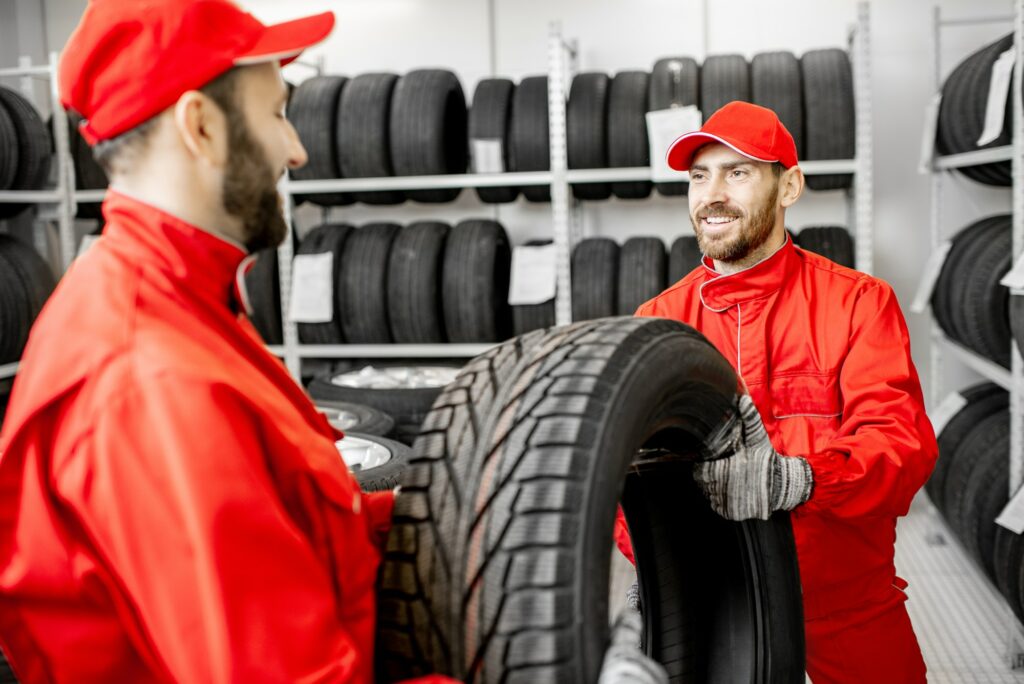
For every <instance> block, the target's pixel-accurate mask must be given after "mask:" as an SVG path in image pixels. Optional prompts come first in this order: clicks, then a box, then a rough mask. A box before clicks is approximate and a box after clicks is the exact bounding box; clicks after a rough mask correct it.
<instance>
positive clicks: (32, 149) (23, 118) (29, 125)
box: [0, 86, 53, 219]
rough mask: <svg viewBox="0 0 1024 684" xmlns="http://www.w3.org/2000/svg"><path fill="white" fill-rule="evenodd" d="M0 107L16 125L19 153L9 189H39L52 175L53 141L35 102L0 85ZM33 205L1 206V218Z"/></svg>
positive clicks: (16, 213) (8, 216) (9, 216)
mask: <svg viewBox="0 0 1024 684" xmlns="http://www.w3.org/2000/svg"><path fill="white" fill-rule="evenodd" d="M0 107H2V108H3V109H5V110H6V111H7V114H8V116H9V117H10V120H11V123H12V124H14V130H15V133H16V135H15V137H16V139H17V142H16V146H17V150H18V156H17V168H16V169H15V172H14V178H13V180H12V181H11V183H10V185H9V187H10V189H11V190H40V189H42V188H43V187H44V186H45V185H46V182H47V180H48V178H49V175H50V162H51V160H52V158H53V139H52V138H51V137H50V131H49V129H48V128H47V126H46V124H45V123H43V120H42V118H40V116H39V114H38V112H36V109H35V107H33V106H32V103H31V102H29V101H28V100H26V99H25V98H24V97H22V96H21V94H20V93H17V92H15V91H13V90H10V89H8V88H4V87H2V86H0ZM31 206H33V205H31V204H0V219H3V218H11V217H14V216H17V215H18V214H20V213H21V212H23V211H25V210H26V209H28V208H29V207H31Z"/></svg>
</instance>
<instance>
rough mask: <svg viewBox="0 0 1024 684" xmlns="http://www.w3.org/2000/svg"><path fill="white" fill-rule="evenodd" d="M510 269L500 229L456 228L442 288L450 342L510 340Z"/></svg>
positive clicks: (480, 223) (482, 225) (492, 225)
mask: <svg viewBox="0 0 1024 684" xmlns="http://www.w3.org/2000/svg"><path fill="white" fill-rule="evenodd" d="M524 191H525V189H524ZM511 269H512V248H511V246H510V245H509V240H508V235H507V234H506V233H505V229H504V228H503V227H502V226H501V224H499V223H498V222H496V221H488V220H482V219H481V220H467V221H462V222H461V223H459V224H458V225H456V226H453V227H452V230H451V232H450V233H449V235H448V243H447V245H446V246H445V254H444V265H443V270H442V285H441V287H442V297H441V301H442V306H443V309H444V327H445V330H446V331H447V333H448V341H449V342H469V343H472V342H500V341H501V340H505V339H508V337H509V336H510V334H511V331H512V317H511V311H510V309H509V305H508V286H509V278H510V276H511Z"/></svg>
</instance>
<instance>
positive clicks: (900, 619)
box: [616, 102, 938, 684]
mask: <svg viewBox="0 0 1024 684" xmlns="http://www.w3.org/2000/svg"><path fill="white" fill-rule="evenodd" d="M668 163H669V166H671V167H672V168H674V169H678V170H680V171H689V172H690V189H689V202H690V221H691V222H692V223H693V228H694V232H695V233H696V235H697V242H698V244H699V246H700V248H701V251H702V252H703V253H704V258H703V262H702V264H701V265H700V266H699V267H698V268H697V269H695V270H694V271H693V272H691V273H690V274H688V275H687V276H686V277H684V278H683V279H682V280H680V281H679V282H678V283H676V284H674V285H673V286H671V287H670V288H669V289H667V290H666V291H664V292H662V293H661V294H660V295H658V296H657V297H655V298H653V299H651V300H650V301H648V302H646V303H644V304H642V305H641V306H640V308H639V309H638V310H637V315H638V316H663V317H666V318H673V319H676V320H679V321H683V322H684V323H688V324H690V325H692V326H694V327H695V328H696V329H697V330H699V331H701V332H702V333H703V334H704V335H705V336H706V337H707V338H708V339H709V340H710V341H711V342H712V343H713V344H714V345H715V346H716V347H717V348H718V349H719V351H721V352H722V354H724V355H725V357H726V358H727V359H729V361H730V362H731V363H732V364H733V367H734V368H735V369H736V372H737V374H738V375H739V377H740V378H741V379H742V381H743V383H744V384H745V386H746V388H747V390H748V393H746V394H744V395H742V396H741V397H739V398H738V400H737V403H738V406H737V410H738V413H739V415H740V416H741V418H742V420H740V421H737V422H736V424H735V426H733V429H732V430H730V431H728V432H725V433H722V434H720V435H718V436H717V438H715V439H713V440H712V442H711V443H709V444H706V445H705V446H706V448H707V451H708V452H709V454H708V455H709V456H710V457H711V458H712V459H716V460H710V461H706V462H703V463H700V464H697V465H696V466H695V467H694V473H693V475H694V479H695V480H696V481H697V483H698V485H699V486H700V487H701V489H702V490H703V491H704V493H705V495H706V496H707V497H708V500H709V501H710V503H711V506H712V508H714V509H715V510H716V511H717V512H718V513H719V514H721V515H722V516H724V517H726V518H729V519H731V520H744V519H751V518H759V519H767V518H768V517H769V516H771V515H772V514H773V512H775V511H779V510H785V511H791V513H790V519H791V520H792V525H793V533H794V536H795V538H796V548H797V554H798V557H799V563H800V575H801V581H802V584H803V599H804V601H803V604H804V621H805V622H804V624H805V635H806V654H807V672H808V674H809V675H810V677H811V679H812V681H814V682H815V684H826V683H829V682H837V683H838V682H844V683H845V682H848V683H849V684H855V683H856V684H863V683H864V682H900V683H908V682H924V681H925V665H924V661H923V659H922V657H921V651H920V648H919V647H918V644H917V639H916V637H915V636H914V632H913V629H912V627H911V624H910V619H909V617H908V615H907V611H906V607H905V605H904V602H905V601H906V598H907V597H906V594H905V593H904V589H905V588H906V586H907V583H906V582H905V581H904V580H903V579H901V578H899V577H897V576H896V570H895V566H894V551H895V549H894V545H895V540H896V518H898V517H899V516H901V515H906V513H907V510H908V509H909V507H910V502H911V499H912V498H913V497H914V494H915V493H916V492H917V491H918V490H919V489H920V488H921V486H922V485H923V484H924V482H925V480H926V479H928V475H929V474H930V473H931V471H932V467H933V466H934V464H935V459H936V456H937V454H938V446H937V444H936V442H935V435H934V432H933V431H932V427H931V423H930V422H929V420H928V418H927V416H926V415H925V410H924V399H923V396H922V393H921V386H920V381H919V379H918V375H917V371H916V370H915V368H914V364H913V361H912V360H911V356H910V339H909V334H908V332H907V326H906V323H905V322H904V319H903V314H902V313H901V311H900V308H899V304H898V302H897V301H896V296H895V294H894V293H893V291H892V288H891V287H890V286H889V285H888V284H886V283H885V282H883V281H881V280H879V279H877V278H873V277H871V276H869V275H866V274H864V273H859V272H857V271H854V270H851V269H848V268H844V267H842V266H839V265H837V264H835V263H833V262H831V261H829V260H828V259H825V258H824V257H821V256H818V255H817V254H813V253H811V252H806V251H804V250H801V249H799V248H797V247H796V246H794V245H793V242H792V240H791V239H790V238H789V236H788V234H787V232H786V229H785V212H786V209H787V208H788V207H790V206H792V205H793V204H794V203H795V202H796V201H797V200H798V199H799V198H800V195H801V193H802V192H803V189H804V177H803V172H802V171H801V170H800V167H799V165H798V162H797V152H796V146H795V145H794V143H793V138H792V136H791V135H790V134H789V132H788V131H787V130H786V128H785V127H784V126H783V125H782V123H781V122H780V121H779V119H778V117H777V116H776V115H775V113H774V112H772V111H771V110H769V109H765V108H763V107H758V106H756V105H752V104H749V103H746V102H731V103H729V104H727V105H725V106H724V107H723V108H722V109H720V110H719V111H717V112H715V114H714V115H713V116H711V117H710V118H709V119H708V120H707V121H706V122H705V124H704V126H703V127H702V128H701V129H700V130H699V131H695V132H693V133H688V134H686V135H683V136H681V137H680V138H678V139H677V140H676V141H675V142H674V143H672V145H671V147H670V148H669V150H668ZM616 536H617V539H618V541H619V545H620V548H622V549H623V551H624V552H626V553H627V555H631V554H630V553H629V551H630V548H629V539H628V533H627V531H626V527H625V522H624V521H623V520H622V519H621V516H620V521H619V524H618V527H617V531H616Z"/></svg>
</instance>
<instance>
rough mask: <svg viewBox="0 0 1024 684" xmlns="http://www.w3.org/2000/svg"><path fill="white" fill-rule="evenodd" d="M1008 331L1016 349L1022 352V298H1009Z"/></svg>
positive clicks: (1015, 296) (1023, 317)
mask: <svg viewBox="0 0 1024 684" xmlns="http://www.w3.org/2000/svg"><path fill="white" fill-rule="evenodd" d="M1010 330H1011V331H1012V333H1013V339H1014V341H1015V342H1016V343H1017V347H1018V348H1019V349H1020V350H1021V351H1022V352H1024V296H1021V295H1013V296H1011V297H1010Z"/></svg>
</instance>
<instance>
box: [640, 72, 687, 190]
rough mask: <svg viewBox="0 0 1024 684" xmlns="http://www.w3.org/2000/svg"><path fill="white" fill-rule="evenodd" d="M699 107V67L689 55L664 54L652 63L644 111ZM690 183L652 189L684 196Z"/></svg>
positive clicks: (658, 184) (660, 185)
mask: <svg viewBox="0 0 1024 684" xmlns="http://www.w3.org/2000/svg"><path fill="white" fill-rule="evenodd" d="M688 106H694V107H697V108H700V67H699V66H698V65H697V62H696V61H695V60H694V59H693V58H692V57H665V58H663V59H659V60H658V61H657V62H655V63H654V68H653V69H651V82H650V86H649V87H648V89H647V111H649V112H656V111H658V110H661V109H670V108H672V107H688ZM689 187H690V184H689V183H687V182H685V181H681V182H677V183H655V184H654V189H655V190H657V191H658V193H659V194H660V195H663V196H665V197H678V196H679V195H685V194H686V193H687V191H688V190H689Z"/></svg>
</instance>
